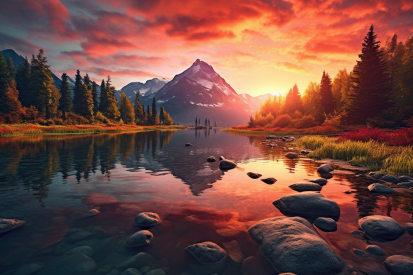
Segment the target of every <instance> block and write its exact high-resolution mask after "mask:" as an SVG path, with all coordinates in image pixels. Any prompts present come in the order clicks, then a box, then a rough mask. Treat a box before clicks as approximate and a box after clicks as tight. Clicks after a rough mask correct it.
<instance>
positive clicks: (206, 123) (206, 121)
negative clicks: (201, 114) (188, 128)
mask: <svg viewBox="0 0 413 275" xmlns="http://www.w3.org/2000/svg"><path fill="white" fill-rule="evenodd" d="M207 126H208V120H207V119H206V118H205V128H206V127H207Z"/></svg>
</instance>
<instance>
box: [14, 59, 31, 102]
mask: <svg viewBox="0 0 413 275" xmlns="http://www.w3.org/2000/svg"><path fill="white" fill-rule="evenodd" d="M30 74H31V68H30V64H29V62H28V61H27V57H26V59H25V60H24V62H23V63H20V65H19V67H18V68H17V73H16V86H17V90H18V91H19V100H20V102H21V103H22V105H23V106H25V107H29V106H30V105H33V104H34V100H33V93H32V89H30Z"/></svg>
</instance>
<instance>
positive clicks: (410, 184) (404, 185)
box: [397, 181, 413, 188]
mask: <svg viewBox="0 0 413 275" xmlns="http://www.w3.org/2000/svg"><path fill="white" fill-rule="evenodd" d="M397 186H399V187H401V188H410V187H413V181H408V182H399V183H398V184H397Z"/></svg>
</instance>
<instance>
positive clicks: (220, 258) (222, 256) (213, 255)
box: [185, 242, 227, 274]
mask: <svg viewBox="0 0 413 275" xmlns="http://www.w3.org/2000/svg"><path fill="white" fill-rule="evenodd" d="M185 250H186V251H188V252H189V253H190V254H191V255H192V257H193V259H194V260H195V262H191V263H190V267H191V269H192V270H193V271H194V272H195V273H198V274H212V273H214V272H219V271H220V270H222V269H223V268H224V267H225V263H226V259H227V253H226V252H225V250H224V249H222V248H221V247H220V246H219V245H217V244H215V243H213V242H203V243H197V244H193V245H190V246H188V247H187V248H185Z"/></svg>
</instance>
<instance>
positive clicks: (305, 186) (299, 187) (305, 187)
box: [289, 182, 321, 192]
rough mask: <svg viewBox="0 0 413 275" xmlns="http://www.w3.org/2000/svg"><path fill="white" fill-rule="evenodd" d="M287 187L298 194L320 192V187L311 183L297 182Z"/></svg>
mask: <svg viewBox="0 0 413 275" xmlns="http://www.w3.org/2000/svg"><path fill="white" fill-rule="evenodd" d="M289 187H290V188H291V189H293V190H295V191H298V192H303V191H321V185H319V184H317V183H313V182H297V183H294V184H291V185H290V186H289Z"/></svg>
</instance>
